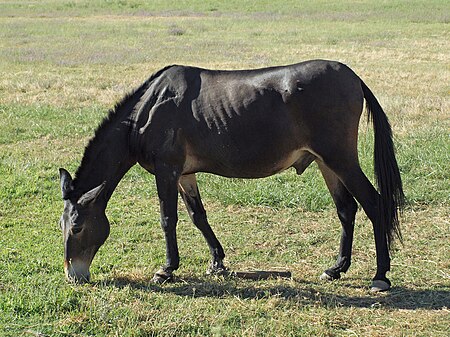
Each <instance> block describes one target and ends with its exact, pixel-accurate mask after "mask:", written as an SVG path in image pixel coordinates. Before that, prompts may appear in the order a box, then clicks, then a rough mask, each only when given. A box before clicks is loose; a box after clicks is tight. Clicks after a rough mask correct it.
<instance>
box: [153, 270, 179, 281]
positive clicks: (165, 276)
mask: <svg viewBox="0 0 450 337" xmlns="http://www.w3.org/2000/svg"><path fill="white" fill-rule="evenodd" d="M173 280H174V277H173V274H172V273H169V272H167V271H165V270H164V269H160V270H158V271H157V272H156V273H155V275H154V276H153V278H152V282H153V283H156V284H164V283H167V282H172V281H173Z"/></svg>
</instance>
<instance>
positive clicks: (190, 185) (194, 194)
mask: <svg viewBox="0 0 450 337" xmlns="http://www.w3.org/2000/svg"><path fill="white" fill-rule="evenodd" d="M178 187H179V191H180V194H181V197H182V198H183V200H184V203H185V205H186V208H187V210H188V213H189V216H190V218H191V220H192V222H193V223H194V225H195V226H196V227H197V228H198V229H199V230H200V231H201V232H202V234H203V236H204V238H205V240H206V242H207V243H208V246H209V250H210V252H211V256H212V261H211V266H210V267H209V269H208V272H209V273H220V272H223V271H225V270H226V268H225V266H224V265H223V259H224V258H225V253H224V251H223V248H222V245H221V244H220V242H219V240H218V239H217V237H216V235H215V234H214V232H213V230H212V228H211V226H210V225H209V223H208V219H207V217H206V211H205V208H204V207H203V203H202V200H201V199H200V193H199V191H198V186H197V180H196V179H195V175H194V174H190V175H186V176H181V178H180V180H179V183H178Z"/></svg>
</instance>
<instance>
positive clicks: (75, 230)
mask: <svg viewBox="0 0 450 337" xmlns="http://www.w3.org/2000/svg"><path fill="white" fill-rule="evenodd" d="M82 230H83V227H82V226H72V228H71V229H70V231H71V232H72V234H73V235H76V234H78V233H80V232H81V231H82Z"/></svg>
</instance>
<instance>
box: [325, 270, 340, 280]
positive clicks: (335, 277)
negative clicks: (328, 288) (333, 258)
mask: <svg viewBox="0 0 450 337" xmlns="http://www.w3.org/2000/svg"><path fill="white" fill-rule="evenodd" d="M340 278H341V274H340V273H333V274H332V275H330V274H329V273H327V271H324V272H323V273H322V275H320V279H321V280H322V281H334V280H339V279H340Z"/></svg>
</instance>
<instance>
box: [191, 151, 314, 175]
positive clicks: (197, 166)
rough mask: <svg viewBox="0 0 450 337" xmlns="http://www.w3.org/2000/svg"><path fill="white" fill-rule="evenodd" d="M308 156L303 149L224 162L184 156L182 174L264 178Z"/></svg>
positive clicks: (221, 157) (243, 157) (208, 158)
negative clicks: (203, 173)
mask: <svg viewBox="0 0 450 337" xmlns="http://www.w3.org/2000/svg"><path fill="white" fill-rule="evenodd" d="M309 156H310V154H309V152H307V151H306V150H304V149H296V150H292V151H288V152H279V153H276V154H273V155H272V156H268V155H267V154H265V155H264V156H261V157H258V156H255V155H254V154H253V155H252V156H239V155H237V154H236V156H235V157H234V158H233V159H231V160H224V158H223V156H220V155H219V156H217V157H216V156H205V155H202V156H198V155H195V154H192V153H190V154H189V153H188V154H187V155H186V160H185V163H184V167H183V174H191V173H196V172H208V173H213V174H217V175H221V176H224V177H229V178H264V177H268V176H271V175H274V174H276V173H279V172H282V171H284V170H286V169H288V168H290V167H295V166H296V164H297V163H301V162H303V161H304V160H303V159H304V158H307V157H309Z"/></svg>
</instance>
